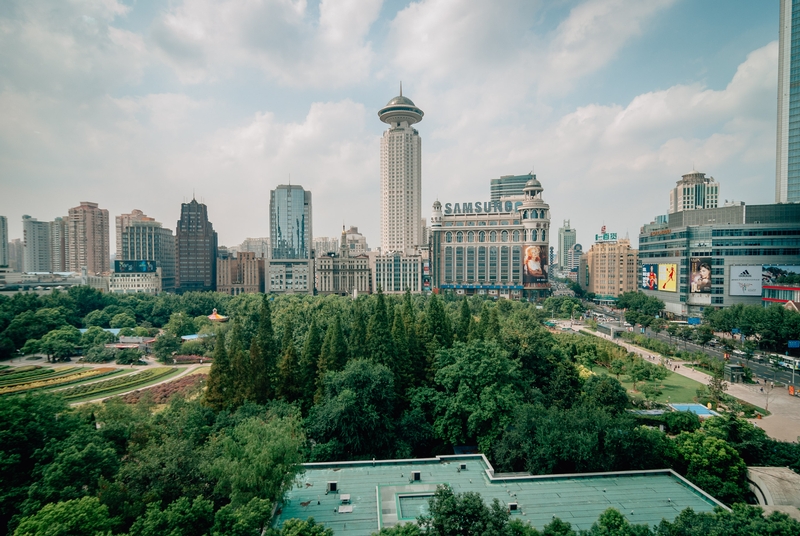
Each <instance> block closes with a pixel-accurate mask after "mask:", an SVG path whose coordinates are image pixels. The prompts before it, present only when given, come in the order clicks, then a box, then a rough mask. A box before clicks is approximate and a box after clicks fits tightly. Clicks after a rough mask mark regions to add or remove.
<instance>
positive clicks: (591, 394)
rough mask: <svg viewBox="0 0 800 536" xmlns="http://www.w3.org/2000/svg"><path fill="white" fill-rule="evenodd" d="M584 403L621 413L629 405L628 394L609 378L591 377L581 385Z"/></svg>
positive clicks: (615, 381) (619, 384)
mask: <svg viewBox="0 0 800 536" xmlns="http://www.w3.org/2000/svg"><path fill="white" fill-rule="evenodd" d="M582 390H583V400H584V403H586V404H589V405H592V406H596V407H600V408H606V409H608V410H609V411H611V412H613V413H621V412H623V411H625V409H626V408H627V407H628V405H629V404H630V400H629V399H628V392H627V391H626V390H625V388H624V387H623V386H622V384H621V383H619V380H615V379H614V378H612V377H610V376H597V375H595V376H592V377H590V378H589V379H588V380H586V382H584V384H583V388H582Z"/></svg>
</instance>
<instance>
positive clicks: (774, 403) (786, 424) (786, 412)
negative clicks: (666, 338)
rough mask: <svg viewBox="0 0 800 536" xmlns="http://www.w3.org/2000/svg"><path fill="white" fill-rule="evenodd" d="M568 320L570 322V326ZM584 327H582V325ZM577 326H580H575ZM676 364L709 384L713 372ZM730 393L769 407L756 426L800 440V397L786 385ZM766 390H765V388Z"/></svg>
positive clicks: (647, 353) (735, 387) (734, 386)
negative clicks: (767, 412)
mask: <svg viewBox="0 0 800 536" xmlns="http://www.w3.org/2000/svg"><path fill="white" fill-rule="evenodd" d="M568 325H569V323H567V326H568ZM580 327H583V326H580ZM575 329H579V326H578V325H576V326H575ZM593 335H596V336H597V337H601V338H603V339H606V340H609V341H612V342H613V343H614V344H617V345H619V346H622V347H623V348H626V349H627V350H628V351H630V352H635V353H637V354H640V355H641V356H642V357H645V358H648V359H651V360H656V359H659V360H660V359H661V357H662V356H661V354H658V353H656V352H653V351H651V350H647V349H645V348H641V347H639V346H635V345H633V344H631V343H629V342H627V341H623V340H621V339H612V338H611V337H610V336H608V335H606V334H604V333H599V332H594V333H593ZM669 359H670V361H671V362H672V363H674V364H676V365H680V366H679V367H678V369H677V370H673V371H672V372H674V373H676V374H680V375H681V376H685V377H687V378H691V379H692V380H695V381H697V382H700V383H702V384H703V385H708V380H709V379H710V378H711V376H710V375H708V374H706V373H704V372H700V371H699V370H696V369H693V368H691V367H686V366H684V365H685V364H686V362H685V361H682V360H680V359H676V358H674V357H671V358H669ZM727 385H728V389H727V393H728V394H729V395H731V396H733V397H735V398H738V399H740V400H744V401H745V402H749V403H750V404H753V405H755V406H759V407H762V408H764V409H766V410H768V411H769V412H770V413H771V415H770V416H768V417H764V418H762V419H748V420H749V421H750V422H752V423H753V424H755V425H756V426H758V427H760V428H762V429H763V430H764V431H765V432H766V433H767V435H768V436H770V437H771V438H773V439H778V440H780V441H792V442H797V441H800V398H798V397H797V396H791V395H789V391H788V389H787V388H785V387H775V388H772V387H770V385H769V384H768V383H767V381H766V380H763V379H762V380H760V383H758V384H746V383H728V384H727ZM762 390H763V391H762Z"/></svg>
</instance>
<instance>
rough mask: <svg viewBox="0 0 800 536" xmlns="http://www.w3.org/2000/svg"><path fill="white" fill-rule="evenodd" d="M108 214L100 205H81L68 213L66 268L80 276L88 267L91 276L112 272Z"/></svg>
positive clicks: (86, 202)
mask: <svg viewBox="0 0 800 536" xmlns="http://www.w3.org/2000/svg"><path fill="white" fill-rule="evenodd" d="M108 226H109V221H108V210H106V209H101V208H99V207H98V206H97V203H90V202H88V201H81V204H80V205H79V206H77V207H73V208H71V209H69V216H68V217H67V222H66V234H67V241H66V257H67V262H66V268H67V270H69V271H72V272H80V271H81V268H82V267H84V266H85V267H86V268H87V269H88V271H89V273H90V274H101V273H104V272H109V271H110V269H111V266H110V264H111V255H110V253H109V243H108Z"/></svg>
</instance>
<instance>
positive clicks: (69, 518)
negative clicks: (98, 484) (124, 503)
mask: <svg viewBox="0 0 800 536" xmlns="http://www.w3.org/2000/svg"><path fill="white" fill-rule="evenodd" d="M112 525H113V523H112V520H111V519H109V517H108V508H107V507H106V506H105V505H103V504H100V501H99V500H98V499H97V497H83V498H80V499H74V500H71V501H66V502H59V503H55V504H48V505H46V506H45V507H44V508H42V509H41V510H39V511H38V512H37V513H36V514H34V515H32V516H30V517H26V518H24V519H23V520H22V521H21V522H20V524H19V526H18V527H17V529H16V530H15V531H14V536H39V535H43V534H46V535H47V536H106V535H107V534H110V532H109V531H110V529H111V527H112Z"/></svg>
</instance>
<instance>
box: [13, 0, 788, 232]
mask: <svg viewBox="0 0 800 536" xmlns="http://www.w3.org/2000/svg"><path fill="white" fill-rule="evenodd" d="M698 4H699V3H693V2H685V1H684V2H681V1H669V0H664V1H658V2H655V1H654V2H648V3H641V2H624V1H618V2H610V1H589V2H566V3H563V4H559V5H557V6H549V5H548V6H536V5H535V4H532V3H526V2H522V3H519V4H508V5H506V6H504V8H503V9H497V8H496V6H494V5H493V4H490V3H486V4H482V3H470V4H469V5H468V7H469V9H467V4H461V5H460V4H457V3H451V4H447V5H445V4H444V3H440V2H432V1H423V2H419V3H415V4H404V3H397V2H385V3H380V2H364V3H363V4H361V5H360V6H359V9H358V12H357V13H356V12H355V11H354V13H352V14H349V13H346V12H345V13H343V12H341V10H344V9H346V7H342V6H332V5H329V4H328V3H325V2H322V3H321V4H317V3H314V2H312V3H310V4H308V5H305V4H296V5H293V6H290V7H286V5H287V4H280V5H279V4H278V3H271V2H267V1H264V2H252V3H249V4H247V5H233V4H231V5H227V4H225V5H226V6H227V7H228V8H230V9H227V10H223V7H224V6H222V5H221V4H220V5H218V4H216V3H211V2H200V1H198V2H186V3H175V4H174V5H173V4H170V6H165V5H162V4H154V3H149V2H139V3H137V4H136V5H135V6H127V5H125V4H122V3H115V2H108V3H105V4H103V5H102V6H80V7H75V6H71V5H69V4H64V3H58V6H59V7H58V10H55V9H49V8H48V6H47V4H46V3H36V5H30V3H24V2H22V3H18V4H17V5H16V8H15V9H10V10H8V11H6V12H4V14H3V15H0V18H2V19H3V22H4V23H5V24H7V27H8V28H10V30H9V32H8V33H6V34H4V36H3V37H0V39H1V40H2V43H3V45H4V46H3V47H0V62H2V65H3V66H4V68H3V69H0V80H2V81H3V90H2V92H0V109H2V110H4V115H5V116H6V117H8V118H9V120H8V121H6V122H5V124H4V125H0V187H1V188H2V191H3V193H4V195H2V196H0V214H2V215H4V216H6V217H7V218H8V227H9V233H8V236H9V240H10V239H13V238H22V215H23V214H30V215H31V216H33V217H34V218H37V219H38V220H39V221H51V220H53V219H55V217H58V216H63V215H64V214H65V213H66V210H67V209H68V208H69V207H70V206H74V205H75V204H77V203H78V202H79V200H81V199H89V200H91V201H93V202H97V203H99V205H100V206H102V207H104V208H106V209H108V211H109V214H110V215H111V216H114V217H115V216H117V215H120V214H125V213H129V212H130V211H131V210H132V209H134V208H138V209H141V210H143V211H144V212H145V213H147V214H148V215H150V216H151V217H153V218H154V219H155V220H157V221H162V222H173V221H175V220H177V219H178V217H179V213H180V210H179V205H180V202H181V201H184V202H185V201H187V200H188V199H191V197H192V192H193V191H194V192H196V196H197V199H198V200H201V201H203V202H205V204H206V205H207V206H208V210H209V218H210V219H211V220H212V221H214V223H215V230H218V232H219V235H220V240H219V243H220V244H225V245H234V244H239V243H241V242H242V241H243V240H244V239H245V238H246V237H248V236H251V237H252V236H267V235H268V234H269V218H268V214H267V210H266V206H267V205H268V200H269V191H270V190H271V189H274V188H275V187H276V186H278V185H279V184H285V183H287V182H288V181H289V180H290V179H291V182H292V183H299V184H303V185H304V187H305V188H307V189H308V190H310V191H312V192H314V195H315V197H316V198H317V199H324V200H325V202H324V203H319V204H318V205H317V206H316V207H315V213H314V220H315V232H316V234H318V235H319V236H335V235H336V234H337V232H338V231H339V230H340V229H341V225H342V223H344V224H345V225H346V226H351V225H355V226H358V227H359V228H360V229H361V230H362V232H363V233H364V235H365V236H366V237H367V240H368V241H369V242H370V243H372V244H378V243H379V242H380V231H379V229H380V226H379V221H380V203H381V201H380V163H379V157H378V154H379V151H378V149H379V144H380V137H381V132H382V130H383V128H385V125H383V124H382V123H380V121H376V120H375V114H376V113H377V111H378V110H379V109H380V108H381V107H382V106H384V105H385V103H386V102H387V101H388V100H389V99H391V98H392V97H393V96H395V95H396V94H397V87H398V84H399V82H400V80H402V81H403V83H404V93H405V94H407V95H409V96H410V97H411V98H412V99H413V100H414V102H415V103H416V105H418V106H419V107H420V108H422V109H424V110H425V111H426V117H425V125H424V129H423V130H424V132H423V137H425V150H424V151H423V154H422V168H423V170H424V171H423V174H424V177H425V178H424V179H423V181H422V183H423V184H422V203H421V206H422V216H423V217H424V218H426V219H427V218H428V217H429V216H430V209H429V207H430V206H431V204H432V202H433V201H434V200H435V199H437V198H438V199H442V200H445V199H447V200H451V201H454V202H455V201H459V200H460V199H456V198H461V197H462V196H463V198H464V200H474V199H488V198H489V182H490V180H491V179H493V178H498V177H500V176H502V175H510V174H513V175H517V174H524V173H528V172H530V171H534V172H535V173H536V174H537V175H538V176H539V178H540V179H541V180H543V181H545V182H546V183H547V184H548V202H549V203H550V205H551V206H552V210H553V220H554V221H561V220H563V219H570V220H571V221H572V224H573V225H574V227H575V228H576V229H578V237H577V241H578V242H579V243H584V244H588V243H590V242H591V237H593V235H594V233H596V232H597V229H599V227H600V226H601V225H602V224H605V225H606V226H607V227H608V228H609V229H610V230H612V231H614V232H618V233H620V235H621V236H624V235H625V234H626V233H627V234H629V235H630V236H631V238H632V240H635V237H636V235H637V233H638V229H639V226H641V225H642V224H643V223H645V222H648V221H650V220H651V219H652V217H653V215H654V214H666V212H667V208H668V207H667V203H666V200H665V197H664V192H665V191H666V190H667V189H668V188H669V187H671V186H672V185H674V184H675V181H677V180H679V179H680V177H681V175H683V174H685V173H687V172H688V171H689V170H691V169H692V168H695V169H697V170H698V171H702V172H705V173H707V174H708V175H711V176H714V177H716V178H717V180H718V181H719V182H720V184H721V185H722V187H723V192H724V193H723V196H722V197H723V198H727V199H733V198H735V199H736V200H737V201H738V200H742V201H745V202H747V203H748V204H751V203H752V204H757V203H768V202H771V201H772V199H773V198H774V180H775V179H774V177H775V128H776V127H775V125H776V108H777V62H778V45H777V39H778V30H779V2H778V1H777V0H775V1H774V2H768V3H750V2H704V3H702V5H698ZM54 5H55V4H54ZM281 6H283V7H281ZM220 10H222V11H220ZM711 20H713V21H714V24H709V21H711ZM217 21H219V22H217ZM259 21H260V22H259ZM262 23H263V24H262ZM257 27H258V28H262V29H263V30H264V31H265V32H266V31H268V32H269V33H270V34H271V35H274V36H278V37H274V38H266V37H264V36H263V35H261V32H260V31H256V30H254V28H257ZM193 29H194V30H193ZM195 30H196V31H195ZM192 32H194V33H192ZM511 36H513V37H511ZM687 36H691V39H688V38H687ZM284 39H293V40H295V41H296V42H297V43H299V45H300V46H297V47H292V50H291V51H289V50H286V49H285V48H286V47H283V46H282V42H283V40H284ZM64 43H66V45H65V44H64ZM228 59H229V60H230V61H228ZM242 193H245V195H241V194H242ZM620 199H630V200H631V201H633V202H634V203H632V205H633V206H632V207H631V209H630V210H626V211H618V210H614V207H615V205H616V204H617V203H619V200H620ZM722 202H724V199H720V203H722ZM169 226H170V225H168V227H169ZM113 231H114V230H113V229H111V232H112V233H113ZM110 238H111V243H115V237H113V236H112V237H110Z"/></svg>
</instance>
